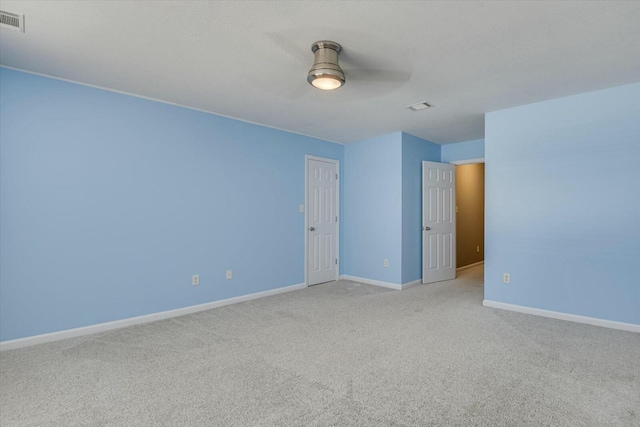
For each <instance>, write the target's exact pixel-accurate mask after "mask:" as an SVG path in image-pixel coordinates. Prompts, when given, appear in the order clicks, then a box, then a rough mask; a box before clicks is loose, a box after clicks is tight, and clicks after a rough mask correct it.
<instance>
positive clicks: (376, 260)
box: [342, 132, 402, 284]
mask: <svg viewBox="0 0 640 427" xmlns="http://www.w3.org/2000/svg"><path fill="white" fill-rule="evenodd" d="M344 163H345V171H346V173H345V175H344V180H343V181H344V182H343V185H344V189H345V193H346V195H347V196H346V197H345V206H344V219H345V220H344V230H345V232H344V239H343V241H344V251H343V253H342V255H343V256H342V260H343V263H342V267H343V272H344V274H347V275H351V276H357V277H362V278H366V279H373V280H381V281H384V282H390V283H397V284H400V283H401V281H402V134H401V133H400V132H396V133H393V134H390V135H384V136H380V137H377V138H372V139H367V140H364V141H359V142H354V143H350V144H347V145H346V146H345V152H344ZM385 258H386V259H388V260H389V267H384V265H383V260H384V259H385Z"/></svg>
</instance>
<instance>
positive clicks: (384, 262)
mask: <svg viewBox="0 0 640 427" xmlns="http://www.w3.org/2000/svg"><path fill="white" fill-rule="evenodd" d="M383 264H384V266H385V267H389V260H388V259H386V258H385V259H384V261H383Z"/></svg>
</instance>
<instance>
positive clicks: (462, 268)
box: [456, 261, 484, 271]
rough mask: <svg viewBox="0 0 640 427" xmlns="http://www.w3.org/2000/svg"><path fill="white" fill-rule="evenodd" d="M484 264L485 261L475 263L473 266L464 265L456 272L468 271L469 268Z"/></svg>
mask: <svg viewBox="0 0 640 427" xmlns="http://www.w3.org/2000/svg"><path fill="white" fill-rule="evenodd" d="M482 264H484V261H478V262H474V263H473V264H469V265H463V266H462V267H458V268H456V271H462V270H466V269H467V268H473V267H477V266H478V265H482Z"/></svg>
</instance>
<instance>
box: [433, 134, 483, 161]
mask: <svg viewBox="0 0 640 427" xmlns="http://www.w3.org/2000/svg"><path fill="white" fill-rule="evenodd" d="M483 157H484V139H474V140H472V141H465V142H458V143H455V144H445V145H443V146H442V157H441V158H442V160H441V161H442V163H451V162H453V161H456V160H469V159H480V158H483Z"/></svg>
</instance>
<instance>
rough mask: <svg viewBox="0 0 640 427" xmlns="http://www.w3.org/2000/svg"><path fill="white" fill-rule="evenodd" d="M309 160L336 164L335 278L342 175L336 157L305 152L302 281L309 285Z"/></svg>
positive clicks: (338, 272) (337, 269)
mask: <svg viewBox="0 0 640 427" xmlns="http://www.w3.org/2000/svg"><path fill="white" fill-rule="evenodd" d="M309 160H316V161H319V162H326V163H333V164H335V165H336V171H337V174H338V179H337V180H336V212H337V214H338V224H337V225H338V227H337V229H336V258H337V259H338V264H337V265H336V278H335V280H338V279H339V277H340V223H341V222H342V216H341V215H340V180H341V179H342V176H341V174H340V161H339V160H336V159H329V158H326V157H318V156H312V155H309V154H305V156H304V283H305V285H307V287H309V266H308V264H309V225H308V221H309Z"/></svg>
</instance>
